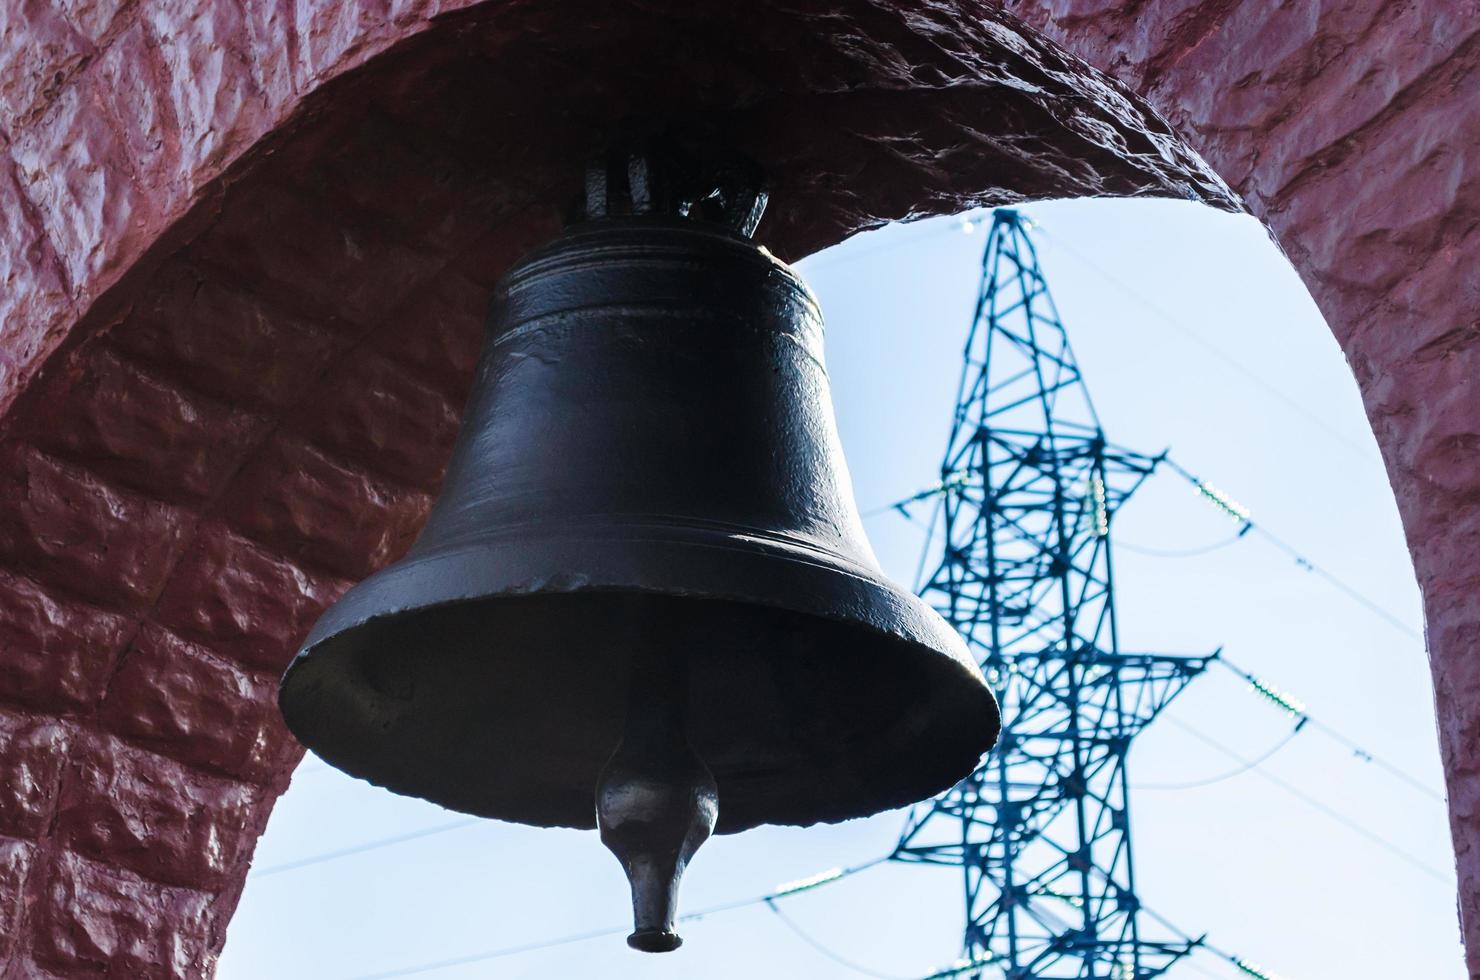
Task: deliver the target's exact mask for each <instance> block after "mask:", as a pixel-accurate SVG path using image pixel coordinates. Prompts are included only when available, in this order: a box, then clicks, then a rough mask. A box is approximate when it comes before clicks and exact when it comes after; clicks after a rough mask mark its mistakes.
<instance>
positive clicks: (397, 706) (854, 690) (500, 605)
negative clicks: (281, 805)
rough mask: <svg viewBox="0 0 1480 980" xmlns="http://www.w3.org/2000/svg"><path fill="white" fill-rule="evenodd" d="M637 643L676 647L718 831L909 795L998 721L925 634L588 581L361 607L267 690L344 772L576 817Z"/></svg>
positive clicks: (579, 824) (590, 821)
mask: <svg viewBox="0 0 1480 980" xmlns="http://www.w3.org/2000/svg"><path fill="white" fill-rule="evenodd" d="M655 639H656V640H658V641H661V642H664V643H668V644H672V645H673V646H674V648H676V649H678V650H682V651H686V653H685V654H684V655H685V656H686V657H687V660H688V663H687V668H688V672H689V679H688V712H687V714H688V717H689V722H688V735H689V740H690V742H691V744H692V745H693V747H694V749H695V750H696V751H697V752H698V754H699V756H700V757H701V758H702V759H703V760H704V761H705V762H706V764H707V765H708V766H709V768H710V770H711V771H712V772H713V774H714V778H715V780H716V782H717V784H718V787H719V800H720V806H719V825H718V827H717V828H716V832H717V833H735V832H737V831H741V830H745V829H748V828H750V827H754V826H758V825H761V824H783V825H796V826H805V825H809V824H814V823H823V822H825V823H831V822H837V821H841V820H846V819H850V818H854V817H861V816H867V815H869V814H872V813H876V812H879V811H882V810H887V809H891V808H894V807H899V806H905V805H907V804H909V803H913V802H915V801H917V800H921V799H924V798H926V797H928V796H931V795H934V794H935V793H938V792H940V791H943V790H945V789H947V788H949V787H950V786H951V785H953V784H954V783H955V782H956V781H958V780H959V779H961V778H962V777H964V776H965V775H967V774H968V773H969V772H971V771H972V769H973V768H974V767H975V766H976V764H977V763H978V761H979V759H980V757H981V754H982V753H983V752H984V751H985V750H986V749H987V748H988V747H990V745H991V744H992V742H993V740H994V739H995V737H996V734H997V731H998V728H999V721H998V714H997V706H996V702H995V700H994V699H993V697H992V695H991V693H990V691H989V690H988V688H987V687H986V685H985V683H984V682H983V680H982V679H981V676H980V674H979V673H977V672H976V671H975V669H974V668H972V667H970V666H968V665H967V664H964V663H963V662H962V661H961V659H959V658H958V657H957V656H955V655H953V654H951V653H948V652H942V651H940V650H936V649H934V648H932V647H931V646H928V645H926V644H924V643H921V642H918V641H915V640H909V639H905V638H902V637H900V636H897V635H891V634H888V633H885V632H882V631H879V630H877V629H874V628H872V627H870V626H867V625H863V624H860V623H858V622H847V621H840V620H836V619H831V618H825V617H821V616H817V615H813V614H806V613H800V612H795V611H792V610H787V609H777V608H773V607H768V606H758V605H755V604H753V603H749V602H743V601H736V600H727V599H717V598H709V597H696V596H692V595H664V594H651V593H639V592H622V591H596V590H588V591H577V592H567V593H550V594H531V595H507V594H505V595H499V596H493V597H488V598H479V599H468V600H464V601H458V602H452V603H447V604H442V605H436V606H430V607H425V608H420V609H416V610H414V611H406V612H399V613H392V614H388V615H382V616H377V617H375V618H371V619H369V620H367V621H364V622H362V623H359V624H357V625H353V626H350V627H347V628H345V629H342V630H340V631H338V632H335V633H333V634H332V635H329V636H327V637H325V638H324V639H322V640H320V641H319V642H317V643H316V644H314V645H312V646H311V647H310V648H309V649H308V650H307V651H305V653H304V655H303V656H301V657H300V658H299V660H298V661H297V662H295V663H294V665H293V666H292V667H291V668H290V670H289V673H288V675H287V676H286V677H285V679H284V683H283V687H282V691H281V695H280V704H281V707H282V710H283V714H284V716H285V718H286V719H287V721H288V724H289V727H290V728H291V729H292V730H293V732H294V733H295V734H296V735H297V736H298V738H299V739H300V740H301V741H302V742H303V743H304V744H305V745H307V746H308V747H309V748H310V749H312V750H313V751H314V752H315V753H317V754H318V755H320V756H321V757H323V758H324V759H325V760H326V761H328V762H329V763H331V764H332V765H334V766H336V767H338V768H340V769H342V770H344V771H345V772H348V773H350V774H351V775H355V776H358V777H361V778H364V779H367V780H369V781H370V782H373V783H376V784H378V785H381V786H384V787H386V788H388V789H391V790H393V791H395V792H398V793H402V794H406V795H412V796H418V797H422V798H425V799H428V800H432V801H433V802H436V803H439V804H441V805H442V806H445V807H447V808H449V809H453V810H459V811H462V812H466V813H471V814H476V815H479V816H484V817H491V818H497V819H502V820H511V821H515V822H519V823H525V824H533V825H537V826H564V827H576V828H591V827H594V826H595V818H594V810H593V787H594V786H595V785H596V781H597V777H598V775H599V773H600V771H601V768H602V766H603V765H604V764H605V762H606V760H607V758H608V757H609V756H610V754H611V752H612V750H613V748H614V747H615V746H616V744H617V742H618V740H619V739H620V738H621V735H622V726H623V722H624V712H625V706H626V698H625V692H626V690H627V674H628V670H629V666H630V663H631V661H632V658H633V655H634V653H635V651H636V650H637V649H638V648H639V646H641V645H642V644H645V643H651V642H654V641H655ZM634 938H635V937H634ZM642 941H643V942H649V941H656V940H650V939H647V938H645V939H643V940H642Z"/></svg>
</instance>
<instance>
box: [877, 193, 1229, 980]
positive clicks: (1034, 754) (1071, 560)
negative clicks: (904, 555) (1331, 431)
mask: <svg viewBox="0 0 1480 980" xmlns="http://www.w3.org/2000/svg"><path fill="white" fill-rule="evenodd" d="M982 270H983V274H982V283H981V291H980V294H979V297H978V301H977V308H976V315H975V319H974V321H973V323H972V326H971V332H970V335H969V337H968V340H967V344H966V364H965V370H964V371H963V373H962V377H961V387H960V391H959V393H958V396H957V400H956V415H955V420H954V424H953V426H952V431H951V439H950V445H949V448H948V450H947V452H946V457H945V462H944V463H943V464H942V466H941V483H940V485H939V486H938V487H937V488H936V489H935V490H934V491H932V492H930V494H929V496H931V497H934V498H936V499H937V502H938V505H939V507H938V510H937V514H936V521H935V523H934V525H933V534H932V541H933V545H932V551H931V555H932V556H934V555H937V554H938V561H939V564H938V566H937V567H935V571H934V573H933V574H932V575H931V576H930V577H929V578H928V579H925V580H924V587H923V589H922V590H921V594H922V595H924V596H925V597H926V598H928V599H929V600H931V602H932V603H933V604H934V605H935V606H936V608H937V609H939V610H940V612H941V613H942V614H943V615H944V616H945V617H946V619H948V620H949V621H950V622H951V623H952V624H953V625H954V626H955V627H956V629H958V630H959V631H960V632H961V634H962V635H963V636H965V637H966V639H967V641H968V642H969V643H970V645H971V646H972V648H973V649H974V650H975V652H976V653H977V657H978V660H979V662H980V663H981V665H982V669H983V671H984V672H985V673H986V675H987V677H988V680H989V681H990V682H991V683H992V685H993V687H994V688H995V689H996V691H997V696H998V698H999V700H1000V701H1001V703H1002V709H1003V730H1002V739H1001V742H1000V744H999V745H998V747H997V748H996V749H995V750H993V752H992V754H991V755H990V756H989V757H988V759H987V761H986V762H985V763H984V764H983V766H982V767H981V768H980V769H978V770H977V771H976V772H975V773H973V774H972V775H971V776H969V777H968V778H967V779H965V780H964V781H963V782H961V783H960V784H959V785H958V786H956V787H955V788H954V789H952V790H951V791H950V792H948V793H947V794H946V795H944V796H943V797H940V798H939V799H936V800H934V801H932V802H930V803H927V804H922V805H921V806H920V807H918V808H917V809H916V810H915V812H914V813H912V814H911V818H910V821H909V823H908V825H907V826H906V828H905V831H904V835H903V837H902V839H901V840H900V843H899V847H898V850H897V851H896V852H895V855H894V857H895V859H897V860H901V861H913V862H922V863H929V864H943V865H949V866H952V867H959V868H961V869H963V872H964V875H965V881H964V885H965V898H966V934H965V943H964V945H965V958H964V959H963V961H962V963H961V964H959V965H958V966H957V967H956V968H954V969H952V970H951V971H948V972H947V973H943V974H939V976H947V975H949V976H962V977H968V976H969V977H983V978H986V977H991V978H996V977H1005V978H1007V980H1028V978H1034V980H1036V978H1069V977H1076V978H1104V980H1146V978H1150V977H1155V976H1159V975H1160V974H1162V973H1163V972H1165V971H1166V970H1167V969H1168V968H1169V967H1170V966H1171V965H1172V964H1173V963H1174V962H1175V961H1176V960H1177V959H1178V958H1180V957H1181V956H1183V955H1185V954H1187V953H1188V952H1190V950H1191V949H1192V948H1193V946H1194V945H1195V943H1194V942H1189V941H1187V940H1185V939H1182V938H1178V939H1175V940H1173V939H1158V938H1156V936H1158V935H1161V934H1162V933H1160V932H1159V931H1158V930H1156V929H1155V924H1154V923H1153V922H1152V921H1151V920H1150V918H1149V917H1148V915H1146V914H1143V913H1141V909H1140V901H1139V900H1138V898H1137V895H1136V880H1135V875H1134V871H1133V866H1132V860H1131V828H1130V814H1129V805H1128V799H1127V785H1126V751H1127V749H1128V748H1129V746H1130V741H1131V738H1132V737H1133V736H1134V735H1135V734H1136V733H1137V732H1139V731H1140V730H1141V729H1142V728H1144V727H1145V726H1146V725H1147V723H1149V722H1150V721H1151V720H1152V719H1153V718H1155V717H1156V715H1157V714H1158V713H1159V712H1160V711H1161V710H1162V709H1163V708H1165V707H1166V705H1167V703H1168V702H1169V701H1171V700H1172V698H1173V697H1175V696H1176V695H1177V693H1178V692H1179V691H1181V689H1182V688H1183V687H1184V686H1185V685H1186V684H1187V682H1188V681H1190V680H1191V679H1192V678H1193V677H1195V676H1197V674H1199V673H1200V672H1201V671H1202V670H1203V668H1204V667H1205V666H1206V665H1207V663H1208V661H1209V660H1210V659H1211V658H1210V657H1188V656H1171V655H1165V654H1158V653H1125V652H1122V651H1121V650H1120V646H1119V643H1118V640H1117V636H1116V625H1115V603H1114V589H1113V583H1114V576H1113V572H1112V564H1111V555H1110V538H1109V533H1110V524H1111V521H1112V519H1113V518H1114V515H1115V511H1116V508H1117V507H1119V506H1120V505H1121V504H1122V503H1124V502H1125V500H1126V498H1127V497H1129V496H1130V494H1131V493H1132V492H1134V491H1135V489H1136V488H1137V487H1138V486H1139V485H1140V483H1141V481H1142V480H1144V479H1145V478H1146V477H1147V476H1148V475H1150V473H1151V472H1152V470H1153V469H1154V468H1155V467H1156V466H1157V464H1158V463H1159V462H1160V461H1161V457H1148V456H1143V455H1140V454H1137V453H1133V452H1128V451H1126V450H1123V449H1119V448H1117V447H1115V446H1113V445H1111V444H1109V443H1107V442H1106V441H1105V436H1104V433H1103V432H1102V430H1101V428H1100V422H1099V419H1098V418H1097V416H1096V415H1095V410H1094V406H1093V405H1092V404H1091V402H1090V398H1089V391H1088V390H1087V389H1086V387H1085V384H1084V379H1083V377H1082V376H1081V375H1080V372H1079V368H1078V366H1077V364H1076V363H1075V360H1074V355H1073V352H1072V351H1071V350H1070V347H1069V340H1068V337H1067V336H1066V335H1065V332H1064V327H1063V324H1062V323H1061V322H1060V321H1059V317H1058V313H1057V311H1056V309H1055V308H1054V304H1053V300H1052V298H1051V297H1050V295H1049V292H1048V287H1047V284H1046V283H1045V282H1044V279H1043V275H1042V274H1041V273H1040V271H1039V268H1038V259H1037V255H1036V252H1035V251H1034V248H1033V245H1032V242H1031V241H1030V240H1029V239H1028V235H1027V223H1026V221H1025V220H1024V219H1023V218H1021V217H1019V215H1018V214H1017V213H1015V212H1013V211H1010V210H999V211H997V212H996V213H995V215H994V218H993V223H992V228H991V233H990V235H989V237H988V241H987V249H986V254H985V256H984V258H983V262H982ZM923 496H925V495H922V497H923ZM925 567H927V568H928V567H930V566H929V565H927V566H925ZM1214 656H1216V654H1215V655H1214Z"/></svg>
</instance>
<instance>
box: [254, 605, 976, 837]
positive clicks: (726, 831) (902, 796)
mask: <svg viewBox="0 0 1480 980" xmlns="http://www.w3.org/2000/svg"><path fill="white" fill-rule="evenodd" d="M886 585H887V583H886ZM596 591H599V592H602V593H605V594H629V595H660V596H675V597H676V596H679V595H681V594H679V593H673V592H663V591H660V590H654V589H641V588H634V587H622V588H616V587H599V586H598V587H594V588H593V587H581V588H577V589H560V590H545V591H529V592H522V593H517V594H510V595H508V596H505V598H512V599H521V598H531V597H538V596H552V595H573V594H578V593H581V592H587V593H589V592H596ZM892 591H895V592H896V593H897V592H898V591H899V590H892ZM903 596H904V597H905V598H915V599H918V597H917V596H914V595H913V594H911V593H903ZM496 598H498V597H497V596H486V595H485V596H466V597H462V598H454V599H448V600H445V601H441V602H435V603H426V604H422V605H418V606H417V607H415V608H416V609H417V610H426V609H436V608H442V607H447V606H456V605H464V604H471V603H477V602H479V601H492V600H494V599H496ZM702 598H706V599H714V600H719V601H745V597H740V598H739V599H736V598H734V597H726V596H720V595H712V594H709V595H704V596H702ZM767 605H769V606H770V607H771V608H777V609H786V610H787V611H791V612H798V611H799V610H796V609H792V608H790V607H784V606H778V605H775V604H767ZM925 608H926V609H927V610H928V611H929V612H930V613H932V614H934V615H935V616H937V617H938V616H939V614H938V613H935V611H934V610H933V609H930V608H929V606H928V605H927V606H926V607H925ZM408 611H411V607H405V608H401V609H390V610H387V611H385V612H383V613H380V614H377V615H374V616H370V617H367V618H365V619H362V620H359V621H356V622H354V623H349V624H346V625H345V626H343V627H342V628H340V629H338V630H336V631H335V632H333V633H330V634H328V635H326V636H323V637H321V638H319V639H318V640H316V641H314V642H313V643H307V642H306V643H305V644H304V646H303V648H302V649H301V650H300V651H299V652H298V654H297V655H295V656H294V658H293V660H292V661H291V662H290V663H289V664H288V666H287V668H286V669H285V671H284V673H283V677H282V680H281V682H280V683H279V685H278V690H277V698H276V701H277V704H278V710H279V712H280V713H281V714H282V716H283V720H284V722H285V723H287V725H288V728H289V731H290V732H292V733H293V736H294V738H299V735H298V733H297V731H295V730H294V726H293V724H292V723H291V721H290V717H289V715H290V711H289V709H288V707H287V705H286V704H285V700H286V699H287V698H288V697H289V696H290V695H289V689H288V685H289V680H290V678H291V677H292V676H293V675H294V673H295V672H297V670H298V668H299V667H300V666H302V665H303V663H304V662H305V661H306V660H307V659H308V658H309V657H310V656H311V655H312V654H313V651H314V650H315V649H316V648H317V647H319V646H321V645H322V644H324V643H327V642H329V641H331V640H333V639H335V638H336V637H338V636H340V635H341V634H342V633H344V632H346V631H349V630H355V629H359V628H362V627H364V626H368V625H370V624H371V623H374V622H375V621H377V620H379V619H384V618H387V617H390V616H396V615H399V614H401V613H404V612H408ZM800 612H802V613H803V614H805V615H813V616H816V617H817V618H819V619H825V620H828V621H830V622H835V623H848V624H851V625H855V626H859V627H861V628H864V629H868V630H870V631H871V632H874V633H877V634H878V635H880V636H881V637H883V638H887V639H892V640H896V641H900V642H903V643H908V644H912V645H914V646H917V647H924V648H925V651H926V652H927V653H928V654H931V655H933V656H934V657H935V658H936V666H937V667H938V668H940V669H945V670H950V671H953V672H955V673H957V674H958V675H961V676H960V677H959V680H960V681H963V682H965V683H966V685H967V686H966V689H965V690H963V691H960V692H958V693H960V694H962V695H965V694H966V692H967V691H970V692H971V694H970V696H972V697H976V698H979V699H980V702H981V707H982V709H983V710H982V712H981V713H980V714H978V715H977V716H976V718H977V720H978V724H981V725H982V726H983V727H984V728H989V729H991V739H990V741H989V742H987V744H985V745H983V746H982V748H981V749H980V750H979V751H978V752H977V753H976V755H975V758H974V759H973V760H972V761H971V762H970V764H969V765H966V766H965V767H964V768H962V767H953V772H952V775H951V777H950V779H949V781H946V782H941V781H940V780H939V779H936V780H931V781H930V785H931V786H932V788H931V789H930V790H929V791H928V792H926V793H925V794H923V795H920V794H919V793H918V790H917V789H908V790H904V789H901V790H898V791H896V792H895V793H894V794H893V795H891V796H890V797H888V798H882V797H881V798H880V799H879V801H877V802H876V804H871V805H872V806H873V808H872V809H870V810H869V811H868V812H867V813H848V814H843V815H838V816H832V815H825V816H817V817H813V818H810V819H797V820H785V819H778V820H759V821H753V822H746V823H743V824H740V825H727V824H726V823H725V821H724V811H723V808H721V819H720V822H719V824H717V825H716V827H715V829H714V831H713V833H714V835H715V836H717V837H723V836H729V835H731V834H739V833H745V832H747V831H750V830H755V829H758V828H761V827H787V828H797V829H806V828H809V827H819V826H836V825H838V824H843V823H847V822H849V821H851V820H861V819H868V818H869V817H873V816H877V815H878V814H880V813H884V812H887V811H889V810H895V809H899V808H902V807H907V806H914V805H916V804H919V803H923V802H924V801H926V800H929V799H933V798H935V797H937V796H939V795H940V794H941V793H944V792H946V791H947V790H949V789H950V788H951V787H952V786H955V785H956V784H957V783H959V782H960V781H961V780H963V779H965V778H966V777H968V776H970V775H971V773H973V772H975V771H976V770H977V769H978V768H980V767H981V765H982V763H983V761H984V760H985V759H986V758H987V757H988V755H990V754H991V753H992V752H993V751H994V750H995V749H997V748H998V746H999V745H1000V743H1001V737H1002V731H1003V725H1002V706H1001V702H1000V701H999V699H998V697H997V692H996V690H995V689H994V688H993V687H992V685H991V684H990V683H989V682H988V680H987V678H986V676H985V675H984V674H983V672H982V670H981V668H980V665H978V664H977V663H976V662H975V661H974V660H972V659H971V658H970V656H969V653H968V654H967V657H966V660H965V662H963V661H962V660H961V659H959V658H957V657H955V656H952V655H951V654H950V653H949V652H947V651H943V650H940V649H938V648H936V647H933V646H931V645H930V644H928V643H925V642H923V641H921V640H920V639H918V638H915V637H910V636H904V635H902V634H899V633H894V632H890V631H887V630H882V629H879V628H877V627H875V626H874V625H873V624H871V623H866V622H863V621H860V620H846V619H843V618H841V617H837V616H827V615H825V614H822V613H818V612H816V611H815V610H800ZM940 621H941V623H942V624H943V625H945V629H946V631H947V632H948V633H950V634H951V635H953V636H955V637H956V638H957V639H958V640H959V641H960V643H961V646H962V648H963V650H965V649H966V645H965V640H964V639H961V637H960V634H958V633H956V632H955V630H954V629H952V628H951V627H950V626H949V624H946V623H945V621H944V619H941V620H940ZM300 740H301V739H300ZM302 744H303V746H304V748H305V749H306V750H307V751H309V752H311V753H313V754H314V756H316V757H317V758H318V759H320V760H321V761H323V762H324V763H325V764H327V765H329V766H331V767H332V768H334V769H337V770H339V771H340V772H342V773H344V774H345V775H347V776H350V777H351V778H353V779H359V780H363V781H365V782H367V783H370V784H371V785H373V786H376V787H377V788H380V789H384V790H387V791H389V792H392V793H395V794H396V795H398V796H406V797H409V798H414V799H428V797H425V796H421V795H420V794H418V793H416V792H414V791H412V790H409V789H405V788H402V787H400V786H397V785H395V784H394V781H391V780H383V779H379V778H377V777H376V776H374V775H372V774H371V773H370V772H369V771H365V770H361V769H360V768H359V767H357V766H355V765H354V764H353V763H352V762H350V761H349V760H340V761H335V760H334V759H333V758H331V755H332V753H331V754H328V755H326V754H324V752H323V751H322V749H323V748H324V747H323V746H322V744H320V743H319V742H318V741H317V740H314V742H313V743H312V744H311V743H310V742H309V741H302ZM963 757H964V756H963ZM955 769H959V771H955ZM925 783H926V780H924V779H920V780H918V782H917V784H916V785H924V784H925ZM432 802H435V803H437V805H438V806H441V807H443V808H445V809H448V810H451V811H453V812H455V813H464V814H467V815H468V816H473V817H478V818H479V819H483V820H498V821H502V822H505V823H518V824H520V825H522V826H532V827H538V828H545V829H565V830H595V829H597V823H596V820H595V815H594V809H593V813H592V818H591V820H589V821H582V822H576V821H569V820H559V819H554V820H541V821H533V820H527V819H524V818H520V817H513V816H508V815H500V814H491V813H484V812H480V811H478V810H475V809H469V808H465V807H460V806H458V805H456V804H455V803H449V802H447V801H443V800H434V801H432Z"/></svg>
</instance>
